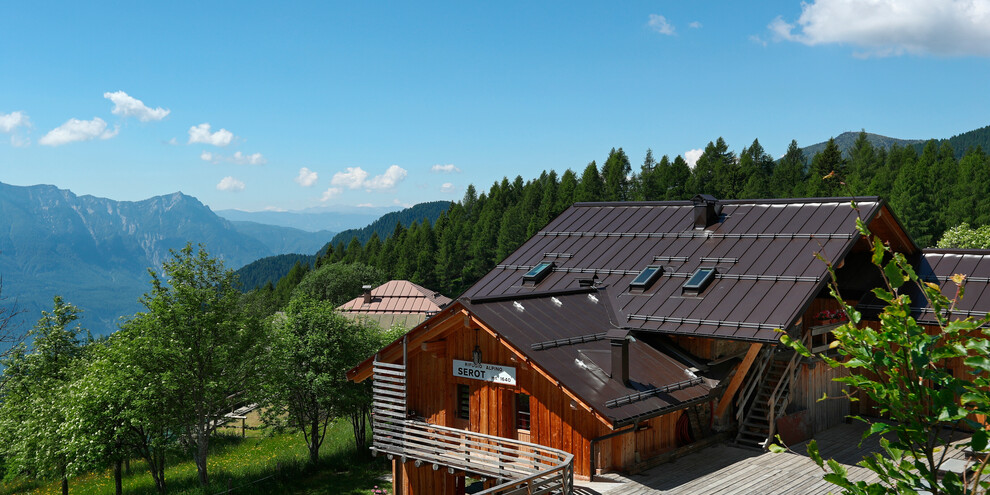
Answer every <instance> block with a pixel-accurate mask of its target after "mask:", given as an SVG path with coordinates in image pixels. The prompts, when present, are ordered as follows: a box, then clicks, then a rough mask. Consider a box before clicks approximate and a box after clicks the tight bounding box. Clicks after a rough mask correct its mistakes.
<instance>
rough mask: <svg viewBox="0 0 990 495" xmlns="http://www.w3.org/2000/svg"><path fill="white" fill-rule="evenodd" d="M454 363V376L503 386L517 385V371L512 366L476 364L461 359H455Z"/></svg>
mask: <svg viewBox="0 0 990 495" xmlns="http://www.w3.org/2000/svg"><path fill="white" fill-rule="evenodd" d="M453 361H454V376H459V377H461V378H470V379H472V380H481V381H485V382H494V383H501V384H502V385H515V384H516V369H515V368H513V367H511V366H502V365H500V364H487V363H481V364H474V363H473V362H471V361H461V360H459V359H454V360H453Z"/></svg>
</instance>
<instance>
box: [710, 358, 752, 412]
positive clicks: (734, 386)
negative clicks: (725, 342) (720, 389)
mask: <svg viewBox="0 0 990 495" xmlns="http://www.w3.org/2000/svg"><path fill="white" fill-rule="evenodd" d="M762 347H763V344H750V346H749V351H748V352H747V353H746V357H744V358H743V360H742V363H739V367H737V368H736V374H735V375H732V381H731V382H729V386H728V387H727V388H726V389H725V393H724V394H722V398H721V399H719V401H718V406H716V407H715V417H716V418H721V417H722V415H723V414H725V410H726V409H728V407H729V404H732V397H733V396H735V395H736V392H737V391H738V390H739V387H740V386H741V385H742V383H743V379H745V378H746V374H748V373H749V368H750V367H751V366H752V365H753V362H754V361H756V356H757V355H758V354H759V353H760V349H761V348H762Z"/></svg>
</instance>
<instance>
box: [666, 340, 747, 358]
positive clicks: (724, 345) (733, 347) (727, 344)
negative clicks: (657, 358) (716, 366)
mask: <svg viewBox="0 0 990 495" xmlns="http://www.w3.org/2000/svg"><path fill="white" fill-rule="evenodd" d="M668 337H670V340H672V341H673V342H674V343H675V344H677V345H678V347H680V348H682V349H684V350H685V351H687V352H689V353H691V354H692V355H694V356H696V357H698V358H701V359H707V360H710V361H714V360H716V359H719V358H722V357H725V356H733V355H736V354H740V353H745V352H746V351H747V350H748V349H749V343H748V342H742V341H738V340H727V339H712V338H707V337H688V336H684V335H669V336H668Z"/></svg>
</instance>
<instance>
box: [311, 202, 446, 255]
mask: <svg viewBox="0 0 990 495" xmlns="http://www.w3.org/2000/svg"><path fill="white" fill-rule="evenodd" d="M447 208H450V201H431V202H429V203H420V204H418V205H413V206H412V207H410V208H406V209H404V210H402V211H395V212H392V213H386V214H384V215H382V216H381V218H379V219H378V220H375V221H374V222H372V223H371V224H370V225H368V226H366V227H364V228H360V229H349V230H345V231H343V232H341V233H339V234H337V235H335V236H333V238H332V239H330V242H329V243H327V245H325V246H323V249H322V250H321V252H326V250H327V248H328V246H336V245H337V244H338V243H340V242H343V243H344V245H347V244H348V243H350V242H351V239H353V238H355V237H356V238H357V240H358V242H360V243H361V244H364V243H366V242H368V240H370V239H371V234H378V237H379V238H380V239H384V238H385V237H387V236H388V235H389V234H391V233H392V231H393V230H395V226H396V225H397V224H400V223H401V224H402V225H409V224H411V223H413V222H414V221H422V220H423V219H424V218H428V219H430V221H431V222H436V219H437V218H439V217H440V213H441V212H444V211H446V210H447Z"/></svg>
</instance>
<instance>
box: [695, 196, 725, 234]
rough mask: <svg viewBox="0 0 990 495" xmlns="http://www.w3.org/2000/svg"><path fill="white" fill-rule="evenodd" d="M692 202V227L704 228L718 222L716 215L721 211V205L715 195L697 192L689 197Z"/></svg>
mask: <svg viewBox="0 0 990 495" xmlns="http://www.w3.org/2000/svg"><path fill="white" fill-rule="evenodd" d="M691 202H692V203H694V228H695V229H704V228H706V227H710V226H712V225H714V224H715V223H716V222H718V216H719V214H720V213H722V206H721V205H719V204H718V200H717V199H715V196H712V195H710V194H699V195H697V196H695V197H694V198H691Z"/></svg>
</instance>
